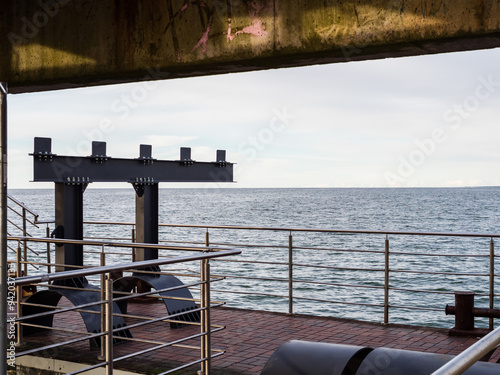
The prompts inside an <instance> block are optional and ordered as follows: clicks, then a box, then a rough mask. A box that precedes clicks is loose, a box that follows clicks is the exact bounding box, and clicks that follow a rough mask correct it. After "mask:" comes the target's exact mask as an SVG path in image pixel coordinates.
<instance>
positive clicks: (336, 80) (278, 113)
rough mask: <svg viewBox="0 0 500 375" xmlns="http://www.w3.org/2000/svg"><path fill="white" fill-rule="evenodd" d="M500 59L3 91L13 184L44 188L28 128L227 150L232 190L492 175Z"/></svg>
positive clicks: (112, 146)
mask: <svg viewBox="0 0 500 375" xmlns="http://www.w3.org/2000/svg"><path fill="white" fill-rule="evenodd" d="M499 62H500V49H494V50H487V51H476V52H467V53H452V54H444V55H435V56H423V57H412V58H400V59H386V60H378V61H367V62H351V63H344V64H332V65H321V66H311V67H304V68H293V69H280V70H269V71H262V72H252V73H241V74H228V75H220V76H211V77H200V78H189V79H176V80H164V81H151V80H149V81H144V82H138V83H134V84H122V85H113V86H102V87H94V88H87V89H73V90H61V91H52V92H46V93H35V94H18V95H10V96H9V99H8V104H9V109H8V116H9V146H8V147H9V188H35V187H49V188H52V185H51V184H44V183H35V182H30V181H31V180H32V178H33V168H32V161H31V158H30V157H29V156H28V153H30V152H32V151H33V138H34V137H35V136H39V137H51V138H52V139H53V141H52V152H54V153H57V154H60V155H65V154H66V155H75V154H77V155H90V144H91V141H92V140H101V141H106V142H108V145H107V154H108V155H110V156H112V157H130V158H135V157H138V153H139V145H140V144H151V145H153V156H154V157H155V158H157V159H173V160H177V159H178V158H179V148H180V147H192V158H193V159H195V160H199V161H214V160H215V152H216V149H226V150H227V159H228V161H231V162H235V163H238V164H237V165H236V166H235V175H236V180H237V181H238V182H237V184H231V186H230V187H387V186H485V185H488V186H490V185H495V186H498V185H500V173H499V165H500V145H499V143H500V126H499V125H500V124H499V119H500V116H499V112H500V65H499ZM157 73H158V72H154V71H153V72H150V73H147V72H146V73H145V76H147V75H150V76H152V77H154V76H155V75H156V74H157ZM107 186H110V185H107ZM112 186H115V187H120V186H121V185H112ZM168 186H169V185H167V184H163V185H162V187H168ZM170 186H173V187H178V186H185V185H180V184H174V185H170ZM188 186H192V187H197V186H199V185H188ZM93 187H103V185H97V184H95V186H93ZM123 187H126V186H123Z"/></svg>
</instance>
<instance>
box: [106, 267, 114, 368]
mask: <svg viewBox="0 0 500 375" xmlns="http://www.w3.org/2000/svg"><path fill="white" fill-rule="evenodd" d="M105 285H106V332H107V335H106V374H107V375H113V279H111V277H110V276H109V275H108V277H107V279H106V283H105Z"/></svg>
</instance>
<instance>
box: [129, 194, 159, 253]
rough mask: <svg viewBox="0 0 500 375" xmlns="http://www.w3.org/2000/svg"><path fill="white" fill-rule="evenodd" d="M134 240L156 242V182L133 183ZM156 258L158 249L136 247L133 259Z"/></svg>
mask: <svg viewBox="0 0 500 375" xmlns="http://www.w3.org/2000/svg"><path fill="white" fill-rule="evenodd" d="M134 187H135V190H136V196H135V227H136V242H139V243H154V244H157V243H158V184H141V185H134ZM151 259H158V249H137V250H136V252H135V260H136V261H139V262H140V261H142V260H151Z"/></svg>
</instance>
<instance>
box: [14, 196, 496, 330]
mask: <svg viewBox="0 0 500 375" xmlns="http://www.w3.org/2000/svg"><path fill="white" fill-rule="evenodd" d="M9 193H10V194H11V195H12V196H14V197H15V198H16V199H18V200H20V201H22V202H24V203H25V204H26V205H27V206H28V207H30V208H31V209H32V210H34V211H35V212H37V213H39V215H40V218H39V219H40V220H44V219H53V217H54V192H53V190H36V189H32V190H12V191H10V192H9ZM159 215H160V218H159V221H160V223H169V224H170V223H171V224H197V225H207V226H209V225H235V226H244V227H247V226H249V227H267V228H269V227H272V228H278V227H280V228H281V227H284V228H311V229H341V230H367V231H404V232H414V231H416V232H450V233H452V232H453V233H500V229H499V226H500V187H481V188H479V187H478V188H407V189H404V188H401V189H394V188H388V189H384V188H380V189H375V188H374V189H367V188H332V189H238V188H229V189H197V188H193V189H175V188H168V189H160V207H159ZM84 220H86V221H113V222H130V223H131V222H134V220H135V194H134V191H133V189H132V188H128V189H88V190H87V191H86V192H85V194H84ZM40 230H41V231H42V229H40ZM130 230H131V228H130V227H123V226H122V227H115V228H110V227H104V226H86V227H85V235H86V236H90V237H94V236H95V237H109V238H116V237H119V238H128V237H130V236H131V234H130ZM205 232H206V229H204V228H201V229H186V228H170V227H162V228H161V229H160V237H161V239H162V240H166V241H186V242H192V243H203V242H204V240H205ZM44 233H45V232H44V229H43V233H41V234H40V233H38V234H37V235H44ZM289 234H290V232H289V231H283V232H280V231H252V230H241V231H227V230H210V240H211V243H218V244H221V245H225V246H226V247H238V245H241V246H239V248H241V249H242V250H243V254H242V256H240V257H238V259H241V260H244V261H245V262H248V263H237V262H213V266H212V272H213V273H215V274H220V275H227V276H242V275H243V274H244V275H246V276H250V277H253V278H254V279H250V280H249V279H240V278H227V279H226V280H224V281H222V282H220V283H218V284H215V283H214V285H213V288H214V290H215V292H214V293H213V295H214V296H215V297H216V298H218V299H221V300H224V301H226V302H227V304H228V305H229V306H235V307H244V308H262V309H266V310H272V311H282V312H286V311H288V300H287V299H286V298H285V297H286V296H287V295H288V289H287V288H288V283H287V282H273V281H271V280H268V279H271V278H278V279H283V280H284V279H286V278H287V276H288V267H287V266H285V265H281V264H268V263H286V262H287V261H288V241H289ZM292 235H293V245H294V247H297V248H303V249H298V250H294V263H297V264H298V265H297V266H295V267H294V276H293V278H294V280H295V282H294V296H295V297H303V298H305V299H296V300H294V312H298V313H306V314H317V315H323V316H336V317H346V318H355V319H364V320H374V321H381V319H382V312H383V309H382V308H381V307H379V306H370V305H380V304H381V303H383V289H381V288H382V287H383V285H384V280H383V272H381V271H380V270H383V268H384V256H383V254H380V251H383V250H384V245H385V242H384V241H385V236H384V235H356V234H324V233H300V232H299V233H296V232H292ZM389 240H390V248H391V251H395V252H402V253H405V252H409V253H424V254H444V255H446V254H450V255H451V254H473V255H480V256H484V257H476V258H455V257H451V256H450V257H446V256H444V257H443V256H441V257H437V256H436V257H434V256H433V257H421V256H414V255H399V256H392V255H391V263H390V267H391V269H394V270H406V271H424V272H431V273H429V274H413V273H411V272H391V279H390V280H391V281H390V285H391V287H392V288H395V289H394V290H391V293H390V304H391V305H393V306H396V307H394V308H391V313H390V321H391V322H393V323H411V324H423V325H433V326H445V327H448V326H453V318H452V317H446V316H445V315H444V307H445V304H446V303H453V295H452V294H431V295H429V294H423V293H420V292H411V291H407V290H406V289H410V290H415V289H418V290H430V291H434V292H438V293H439V292H445V293H452V292H453V291H455V290H471V291H475V292H476V293H478V294H487V293H488V278H487V277H485V276H478V277H465V276H461V275H456V276H450V275H449V274H447V273H448V272H450V273H477V274H481V275H483V274H487V273H488V271H489V269H488V258H487V256H488V254H489V241H490V239H489V238H484V239H464V238H453V237H427V236H423V237H420V236H419V237H415V236H390V237H389ZM233 245H236V246H233ZM331 248H334V249H351V250H353V251H352V252H332V251H326V250H324V249H331ZM356 250H366V251H371V252H368V253H359V252H356ZM114 261H115V262H119V261H122V259H120V257H119V256H118V257H117V258H116V259H114ZM127 261H128V259H127ZM253 261H260V262H262V263H257V264H251V262H253ZM93 262H96V260H95V259H94V260H92V261H89V264H92V263H93ZM301 264H312V265H314V266H315V267H314V268H310V267H304V266H301ZM329 267H330V268H329ZM331 267H333V268H331ZM360 269H361V270H360ZM373 270H377V271H373ZM435 273H444V274H435ZM311 282H320V283H324V284H313V283H311ZM328 284H336V285H335V286H331V285H328ZM359 284H362V285H365V286H369V287H373V288H352V287H350V285H359ZM499 286H500V285H499ZM499 286H497V288H498V287H499ZM227 289H230V290H235V291H238V292H241V291H243V292H251V293H255V294H250V295H244V294H240V293H235V294H227V293H218V292H216V291H217V290H227ZM274 295H279V296H283V297H275V296H274ZM307 298H315V299H322V300H325V301H337V302H342V303H341V304H338V303H326V302H325V303H317V302H313V301H309V300H307ZM476 300H477V305H478V306H479V305H481V307H488V306H487V304H488V300H487V298H485V297H481V296H479V297H478V298H476ZM351 303H357V304H361V306H360V305H351ZM397 306H411V307H415V308H416V309H415V310H408V309H402V308H398V307H397ZM428 308H430V309H431V310H426V309H428ZM434 309H435V310H439V311H434Z"/></svg>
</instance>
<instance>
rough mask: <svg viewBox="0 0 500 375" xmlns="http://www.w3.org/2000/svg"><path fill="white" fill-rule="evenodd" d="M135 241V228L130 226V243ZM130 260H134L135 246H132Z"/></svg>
mask: <svg viewBox="0 0 500 375" xmlns="http://www.w3.org/2000/svg"><path fill="white" fill-rule="evenodd" d="M134 242H135V228H134V227H132V243H134ZM132 262H135V247H134V248H132Z"/></svg>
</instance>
